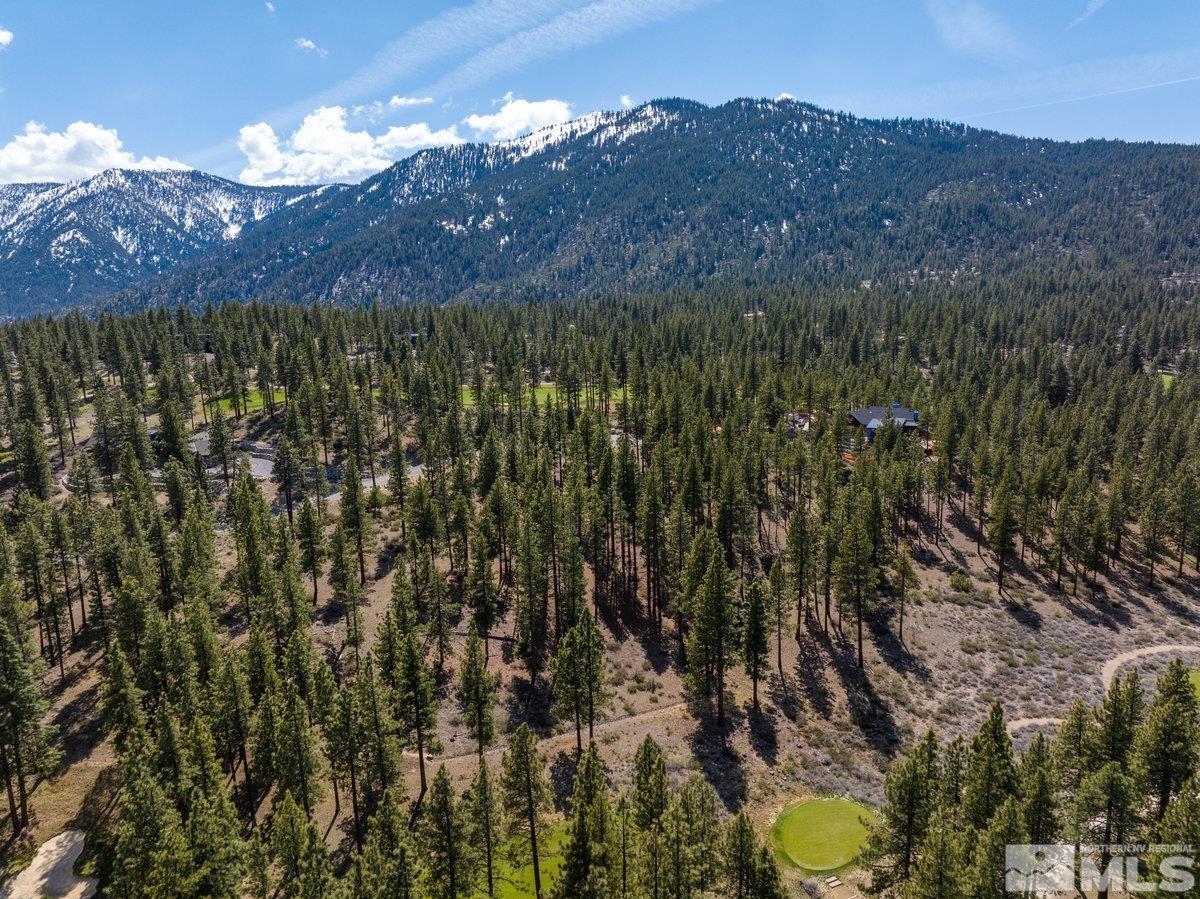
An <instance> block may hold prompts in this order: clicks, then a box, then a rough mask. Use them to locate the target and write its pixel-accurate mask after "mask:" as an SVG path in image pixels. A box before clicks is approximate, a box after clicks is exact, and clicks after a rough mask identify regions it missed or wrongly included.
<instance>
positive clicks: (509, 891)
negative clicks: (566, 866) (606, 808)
mask: <svg viewBox="0 0 1200 899" xmlns="http://www.w3.org/2000/svg"><path fill="white" fill-rule="evenodd" d="M566 848H567V828H566V826H565V825H559V826H557V827H555V828H553V829H552V830H548V831H546V832H545V834H539V835H538V858H539V859H540V861H541V865H540V867H541V872H542V895H544V896H549V895H550V888H551V887H552V886H553V885H554V880H555V878H557V877H558V870H559V868H561V867H562V863H563V852H564V850H565V849H566ZM496 862H497V864H496V877H495V879H496V896H497V899H526V897H529V896H532V895H533V864H532V863H530V864H527V865H522V866H521V867H519V868H514V867H513V866H512V864H511V863H510V862H509V861H508V859H507V858H506V857H505V855H504V853H500V854H499V855H498V856H497V858H496ZM480 881H481V882H480V886H481V890H480V893H479V895H481V896H483V895H486V894H487V882H486V879H485V878H480Z"/></svg>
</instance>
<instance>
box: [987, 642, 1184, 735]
mask: <svg viewBox="0 0 1200 899" xmlns="http://www.w3.org/2000/svg"><path fill="white" fill-rule="evenodd" d="M1167 652H1174V653H1185V652H1197V653H1200V644H1196V643H1165V644H1163V645H1162V646H1143V647H1140V648H1139V649H1131V650H1129V651H1128V652H1122V653H1118V654H1117V655H1115V656H1113V657H1112V658H1111V659H1109V660H1108V661H1107V662H1105V663H1104V665H1103V666H1101V668H1100V682H1101V683H1102V684H1104V689H1105V691H1106V692H1107V690H1108V688H1109V687H1111V686H1112V682H1113V680H1114V679H1115V678H1116V676H1117V672H1118V671H1120V670H1121V668H1122V666H1124V665H1127V664H1129V663H1130V662H1132V661H1135V660H1136V659H1142V658H1145V657H1146V656H1157V655H1162V654H1163V653H1167ZM1061 723H1062V719H1061V718H1015V719H1013V720H1012V721H1010V722H1008V733H1009V735H1010V736H1011V735H1012V734H1015V733H1016V732H1017V731H1020V730H1024V729H1025V728H1027V727H1049V726H1051V725H1055V724H1061Z"/></svg>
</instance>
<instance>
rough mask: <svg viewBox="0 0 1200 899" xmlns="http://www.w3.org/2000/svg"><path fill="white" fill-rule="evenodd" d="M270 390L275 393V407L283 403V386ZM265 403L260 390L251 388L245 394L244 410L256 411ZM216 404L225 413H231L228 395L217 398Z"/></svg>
mask: <svg viewBox="0 0 1200 899" xmlns="http://www.w3.org/2000/svg"><path fill="white" fill-rule="evenodd" d="M271 392H272V393H274V394H275V405H276V406H277V407H278V406H281V405H283V388H282V387H276V388H274V389H273V390H272V391H271ZM265 405H266V402H265V400H264V398H263V394H262V391H261V390H257V389H256V390H251V391H249V392H248V393H247V395H246V412H247V413H250V412H257V411H258V410H259V409H261V408H263V406H265ZM217 406H218V408H220V410H221V411H222V412H224V413H225V414H226V415H231V414H232V413H233V401H232V400H230V399H229V397H224V396H223V397H221V398H220V399H219V400H217Z"/></svg>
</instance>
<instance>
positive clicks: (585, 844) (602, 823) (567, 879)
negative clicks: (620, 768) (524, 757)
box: [553, 743, 614, 899]
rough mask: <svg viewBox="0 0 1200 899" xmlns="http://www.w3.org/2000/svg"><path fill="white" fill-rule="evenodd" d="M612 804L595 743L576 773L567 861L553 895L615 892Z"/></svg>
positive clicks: (566, 896)
mask: <svg viewBox="0 0 1200 899" xmlns="http://www.w3.org/2000/svg"><path fill="white" fill-rule="evenodd" d="M611 826H612V815H611V808H610V805H609V795H608V784H607V783H605V780H604V764H603V763H602V762H601V761H600V755H599V753H598V752H597V751H596V744H595V743H592V744H591V745H590V746H589V747H588V751H587V753H586V754H585V755H583V756H582V758H581V759H580V762H579V767H578V770H577V771H576V773H575V791H574V795H573V796H572V798H571V822H570V825H569V832H568V837H567V846H566V849H565V851H564V853H563V865H562V870H561V872H560V874H559V877H558V880H557V882H556V883H555V885H554V891H553V895H554V896H556V897H563V899H575V897H580V899H583V897H596V899H603V897H606V896H610V895H612V888H611V887H610V883H611V881H612V879H613V878H612V875H613V870H612V869H613V862H614V859H613V854H612V852H611V848H612V834H611V832H610V828H611Z"/></svg>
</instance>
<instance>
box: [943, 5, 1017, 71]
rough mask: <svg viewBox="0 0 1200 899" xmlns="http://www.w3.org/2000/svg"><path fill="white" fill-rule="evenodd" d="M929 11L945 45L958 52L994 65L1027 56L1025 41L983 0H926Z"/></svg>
mask: <svg viewBox="0 0 1200 899" xmlns="http://www.w3.org/2000/svg"><path fill="white" fill-rule="evenodd" d="M925 10H926V12H928V13H929V18H930V19H932V20H933V25H934V27H935V28H936V29H937V32H938V35H939V36H940V37H941V39H942V42H943V43H944V44H945V45H946V46H947V47H949V48H950V49H951V50H953V51H954V52H955V53H959V54H961V55H963V56H970V57H973V58H975V59H980V60H983V61H984V62H990V63H1004V62H1010V61H1012V60H1014V59H1019V58H1021V57H1023V56H1024V55H1025V45H1024V44H1023V43H1022V42H1021V39H1020V38H1018V37H1017V35H1016V34H1014V33H1013V31H1012V29H1011V28H1009V26H1008V24H1007V23H1006V22H1005V21H1004V20H1003V19H1001V18H1000V17H999V16H998V15H996V13H994V12H993V11H992V10H991V9H990V8H988V7H987V6H985V5H984V4H983V3H982V2H980V0H926V3H925Z"/></svg>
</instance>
